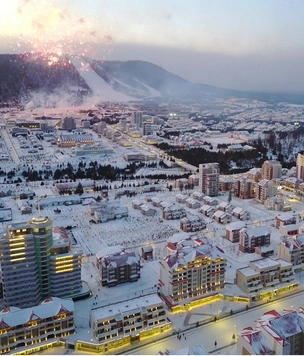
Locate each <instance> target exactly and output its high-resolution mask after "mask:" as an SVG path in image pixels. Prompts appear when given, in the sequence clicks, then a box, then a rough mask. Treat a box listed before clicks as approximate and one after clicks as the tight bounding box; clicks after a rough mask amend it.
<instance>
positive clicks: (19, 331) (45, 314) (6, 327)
mask: <svg viewBox="0 0 304 356" xmlns="http://www.w3.org/2000/svg"><path fill="white" fill-rule="evenodd" d="M74 333H75V324H74V302H73V301H72V300H71V299H59V298H48V299H46V300H44V301H43V302H42V303H41V304H40V305H37V306H36V307H33V308H26V309H19V308H16V307H12V308H10V307H8V308H5V309H3V310H2V311H1V312H0V354H12V353H18V349H21V348H22V351H23V354H25V353H26V351H25V350H26V349H28V350H29V353H31V352H30V350H31V349H33V348H35V349H36V350H37V351H39V349H40V350H42V349H44V348H47V345H48V344H52V345H53V346H55V345H56V341H57V342H60V343H59V344H61V343H62V340H63V338H66V337H68V336H69V335H71V334H74ZM59 344H58V345H59ZM37 351H36V352H37Z"/></svg>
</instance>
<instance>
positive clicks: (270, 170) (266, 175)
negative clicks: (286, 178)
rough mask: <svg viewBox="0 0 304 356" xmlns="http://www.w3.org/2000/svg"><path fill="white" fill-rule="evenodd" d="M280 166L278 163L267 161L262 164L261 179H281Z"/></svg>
mask: <svg viewBox="0 0 304 356" xmlns="http://www.w3.org/2000/svg"><path fill="white" fill-rule="evenodd" d="M281 176H282V165H281V163H280V162H279V161H276V160H268V161H265V162H264V163H263V164H262V179H267V180H272V179H275V178H281Z"/></svg>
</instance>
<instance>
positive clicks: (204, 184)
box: [199, 163, 220, 197]
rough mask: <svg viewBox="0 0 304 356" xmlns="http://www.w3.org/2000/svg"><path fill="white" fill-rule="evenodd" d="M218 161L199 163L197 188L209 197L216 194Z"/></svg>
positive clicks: (218, 170)
mask: <svg viewBox="0 0 304 356" xmlns="http://www.w3.org/2000/svg"><path fill="white" fill-rule="evenodd" d="M219 175H220V166H219V163H205V164H200V165H199V190H200V192H201V193H204V194H206V195H208V196H210V197H215V196H217V195H218V188H219Z"/></svg>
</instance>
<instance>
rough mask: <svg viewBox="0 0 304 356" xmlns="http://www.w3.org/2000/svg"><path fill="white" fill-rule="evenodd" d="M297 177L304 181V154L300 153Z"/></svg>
mask: <svg viewBox="0 0 304 356" xmlns="http://www.w3.org/2000/svg"><path fill="white" fill-rule="evenodd" d="M296 177H297V178H298V179H302V180H304V152H303V151H302V152H299V153H298V155H297V163H296Z"/></svg>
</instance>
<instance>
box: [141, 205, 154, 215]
mask: <svg viewBox="0 0 304 356" xmlns="http://www.w3.org/2000/svg"><path fill="white" fill-rule="evenodd" d="M140 212H141V213H142V214H143V215H145V216H154V215H155V214H156V212H157V211H156V209H153V208H151V207H150V206H149V205H147V204H142V205H141V206H140Z"/></svg>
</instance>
